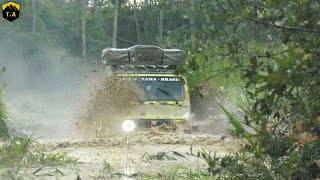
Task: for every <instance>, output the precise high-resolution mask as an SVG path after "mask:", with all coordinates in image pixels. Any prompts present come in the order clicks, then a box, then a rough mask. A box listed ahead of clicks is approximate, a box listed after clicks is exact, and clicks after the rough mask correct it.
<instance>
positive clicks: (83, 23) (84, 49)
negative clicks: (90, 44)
mask: <svg viewBox="0 0 320 180" xmlns="http://www.w3.org/2000/svg"><path fill="white" fill-rule="evenodd" d="M81 5H82V13H81V14H82V15H81V16H82V17H81V29H82V57H86V56H87V43H86V41H87V37H86V2H85V0H81Z"/></svg>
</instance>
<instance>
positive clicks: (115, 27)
mask: <svg viewBox="0 0 320 180" xmlns="http://www.w3.org/2000/svg"><path fill="white" fill-rule="evenodd" d="M118 8H119V0H115V5H114V15H113V35H112V47H113V48H116V47H117V30H118Z"/></svg>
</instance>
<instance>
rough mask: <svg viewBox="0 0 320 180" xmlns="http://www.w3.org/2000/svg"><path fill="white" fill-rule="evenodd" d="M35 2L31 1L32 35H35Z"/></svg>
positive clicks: (34, 0)
mask: <svg viewBox="0 0 320 180" xmlns="http://www.w3.org/2000/svg"><path fill="white" fill-rule="evenodd" d="M36 15H37V13H36V0H32V35H33V36H35V35H36Z"/></svg>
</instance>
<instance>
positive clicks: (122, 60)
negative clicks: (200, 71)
mask: <svg viewBox="0 0 320 180" xmlns="http://www.w3.org/2000/svg"><path fill="white" fill-rule="evenodd" d="M102 59H103V61H104V62H105V64H106V65H110V66H116V65H128V64H132V65H173V66H176V65H183V64H186V52H185V51H183V50H179V49H161V48H160V47H158V46H152V45H137V46H132V47H130V48H128V49H116V48H106V49H104V50H103V51H102Z"/></svg>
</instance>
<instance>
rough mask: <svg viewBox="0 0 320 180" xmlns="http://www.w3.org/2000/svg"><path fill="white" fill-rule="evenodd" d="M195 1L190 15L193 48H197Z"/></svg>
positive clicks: (192, 1) (192, 2)
mask: <svg viewBox="0 0 320 180" xmlns="http://www.w3.org/2000/svg"><path fill="white" fill-rule="evenodd" d="M194 12H195V0H191V15H190V25H191V44H192V48H193V49H194V48H195V42H196V40H195V30H196V18H195V14H194Z"/></svg>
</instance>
